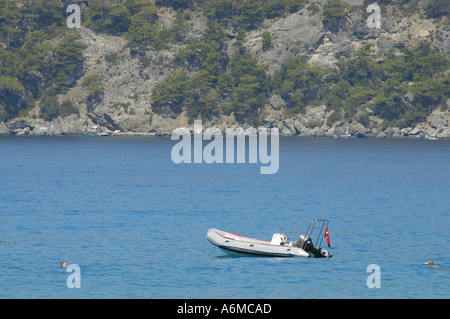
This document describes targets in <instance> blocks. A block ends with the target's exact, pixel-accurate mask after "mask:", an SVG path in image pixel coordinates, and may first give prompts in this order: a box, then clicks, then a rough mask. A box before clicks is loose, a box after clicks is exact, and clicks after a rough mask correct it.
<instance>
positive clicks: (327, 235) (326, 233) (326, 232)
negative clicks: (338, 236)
mask: <svg viewBox="0 0 450 319" xmlns="http://www.w3.org/2000/svg"><path fill="white" fill-rule="evenodd" d="M323 237H325V238H326V239H327V243H328V247H331V246H330V235H329V234H328V227H327V228H326V229H325V235H323Z"/></svg>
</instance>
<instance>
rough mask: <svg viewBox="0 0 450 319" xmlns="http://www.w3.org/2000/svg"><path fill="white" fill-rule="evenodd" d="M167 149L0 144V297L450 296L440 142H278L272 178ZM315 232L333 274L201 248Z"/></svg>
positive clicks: (88, 142) (444, 143)
mask: <svg viewBox="0 0 450 319" xmlns="http://www.w3.org/2000/svg"><path fill="white" fill-rule="evenodd" d="M174 144H175V143H174V142H172V141H170V139H169V138H143V137H103V138H89V137H35V138H34V137H1V138H0V230H1V237H0V297H1V298H286V299H289V298H448V297H449V296H450V288H449V287H450V254H449V252H448V248H449V235H448V229H449V226H450V141H448V140H440V141H423V140H384V139H383V140H373V139H353V140H352V139H350V140H336V139H300V138H280V151H279V153H280V164H279V171H278V173H276V174H273V175H261V174H260V173H259V170H260V166H261V165H260V164H181V165H177V164H174V163H173V162H172V161H171V158H170V152H171V148H172V146H173V145H174ZM314 218H327V219H329V220H330V224H329V233H330V239H331V249H330V250H331V251H332V252H333V254H334V256H333V258H331V259H312V258H288V259H283V258H265V257H262V258H261V257H234V258H231V257H228V256H227V255H226V254H225V253H223V252H222V251H221V250H220V249H218V248H215V247H214V246H212V245H211V244H210V243H209V242H208V241H207V240H206V232H207V230H208V229H209V228H213V227H214V228H218V229H222V230H225V231H230V232H234V233H238V234H241V235H245V236H249V237H254V238H260V239H266V240H270V238H271V237H272V234H273V233H274V232H276V231H279V230H281V231H283V232H284V233H286V235H287V236H288V237H290V239H291V240H294V239H296V237H297V236H298V235H299V234H300V233H304V232H305V231H306V228H307V227H308V224H309V221H310V220H311V219H314ZM429 259H432V260H434V262H435V263H436V264H438V265H440V266H441V268H440V269H434V268H430V267H427V266H424V262H426V261H427V260H429ZM61 261H66V262H67V263H68V264H77V265H79V267H80V271H81V273H80V282H81V288H72V289H70V288H68V287H67V284H66V280H67V278H68V276H69V275H70V273H68V272H66V271H65V269H63V268H61V267H60V263H61ZM371 264H376V265H378V266H379V267H380V284H381V286H380V288H372V289H370V288H368V286H367V278H368V276H369V275H371V273H370V272H367V267H368V266H369V265H371Z"/></svg>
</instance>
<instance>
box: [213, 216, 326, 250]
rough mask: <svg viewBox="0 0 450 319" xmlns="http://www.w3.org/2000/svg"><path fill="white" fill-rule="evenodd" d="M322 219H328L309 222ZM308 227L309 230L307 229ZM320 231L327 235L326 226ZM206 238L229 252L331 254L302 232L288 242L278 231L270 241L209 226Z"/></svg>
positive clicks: (314, 222)
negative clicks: (294, 239) (295, 239)
mask: <svg viewBox="0 0 450 319" xmlns="http://www.w3.org/2000/svg"><path fill="white" fill-rule="evenodd" d="M322 221H323V222H324V223H325V222H326V224H328V221H326V220H313V221H311V223H313V224H314V225H315V224H316V223H317V222H322ZM314 225H313V227H312V229H311V224H310V227H309V228H308V231H307V233H310V235H311V233H312V231H313V230H314V228H315V227H314ZM322 228H323V227H322ZM310 229H311V232H310V231H309V230H310ZM322 232H323V235H324V236H325V234H326V236H328V227H326V228H323V229H322V230H321V231H320V233H319V236H321V235H322ZM206 238H207V239H208V240H209V242H211V243H212V244H213V245H216V246H217V247H219V248H221V249H223V250H224V251H226V252H229V253H238V254H245V255H257V256H269V257H318V258H320V257H327V258H330V257H331V256H332V254H331V253H330V252H328V251H327V250H325V249H323V248H321V247H320V244H319V245H318V246H315V245H314V244H313V242H312V239H311V238H310V236H307V235H304V234H302V235H300V236H299V237H298V239H297V241H294V242H292V241H291V242H289V243H288V242H287V237H286V235H285V234H283V233H279V232H277V233H275V234H273V236H272V240H271V241H266V240H261V239H255V238H249V237H244V236H241V235H238V234H235V233H230V232H226V231H222V230H219V229H215V228H211V229H209V230H208V232H207V234H206ZM320 239H321V238H318V241H317V242H318V243H319V242H320V243H321V242H322V240H320ZM327 239H328V237H327Z"/></svg>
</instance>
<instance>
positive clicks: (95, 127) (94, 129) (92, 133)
mask: <svg viewBox="0 0 450 319" xmlns="http://www.w3.org/2000/svg"><path fill="white" fill-rule="evenodd" d="M87 135H88V136H109V133H107V132H98V125H93V126H92V127H91V130H90V131H89V132H88V133H87Z"/></svg>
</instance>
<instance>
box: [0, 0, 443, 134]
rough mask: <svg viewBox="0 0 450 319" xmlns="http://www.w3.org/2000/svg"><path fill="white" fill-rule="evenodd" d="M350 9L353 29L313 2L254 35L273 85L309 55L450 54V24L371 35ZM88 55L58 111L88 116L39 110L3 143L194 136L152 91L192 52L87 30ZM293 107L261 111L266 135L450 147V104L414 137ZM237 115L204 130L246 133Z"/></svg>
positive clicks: (195, 27)
mask: <svg viewBox="0 0 450 319" xmlns="http://www.w3.org/2000/svg"><path fill="white" fill-rule="evenodd" d="M345 2H346V3H348V5H349V6H350V8H351V10H348V14H347V16H346V21H345V25H344V26H343V27H342V28H340V29H339V30H330V29H329V28H327V27H326V25H324V22H323V12H322V10H323V5H324V3H326V1H311V2H308V5H306V6H303V7H302V8H301V9H300V10H299V11H297V12H294V13H289V14H285V15H283V16H282V17H277V18H275V19H266V20H264V21H263V22H262V23H261V25H260V26H259V27H258V28H256V29H254V30H251V31H247V32H246V33H245V40H246V41H245V46H246V48H247V49H248V50H249V52H251V54H252V55H253V56H254V57H256V58H257V59H258V61H259V62H260V63H262V64H266V65H268V69H267V73H268V74H271V75H273V74H274V73H275V72H276V71H277V70H278V69H279V68H280V66H281V64H282V63H283V62H284V61H286V59H288V58H290V57H294V56H298V55H303V56H304V57H305V58H306V60H307V63H308V64H310V65H314V66H320V67H326V68H333V67H336V66H337V64H338V63H339V62H340V61H342V60H348V59H352V58H353V57H355V53H356V52H357V50H358V49H359V48H362V47H364V46H365V45H366V44H371V45H372V48H373V49H374V50H375V51H376V54H378V55H379V56H380V57H381V58H382V57H383V56H386V55H387V54H388V52H392V50H396V49H398V48H403V47H413V46H415V45H416V44H418V43H420V42H423V41H426V42H429V43H431V44H432V45H433V46H434V47H435V48H437V49H438V50H439V51H440V52H442V53H445V54H449V53H450V38H449V33H450V32H449V31H450V29H449V28H448V23H447V21H448V20H447V18H446V17H444V18H443V19H439V20H437V19H428V18H426V17H424V15H423V14H421V12H413V13H408V14H404V13H401V12H400V11H399V10H398V7H396V6H389V5H387V6H382V9H383V11H382V12H381V28H373V29H371V28H369V27H368V26H367V17H368V15H369V13H367V12H366V8H367V5H366V4H365V2H364V1H357V0H355V1H345ZM157 14H158V16H159V19H160V21H161V22H162V23H163V24H165V25H166V26H168V27H170V25H171V24H172V23H173V22H174V20H175V16H176V13H175V11H174V10H173V9H170V8H164V7H162V8H159V9H158V13H157ZM186 14H188V15H189V18H188V19H187V21H188V23H187V24H186V30H185V31H186V32H185V34H186V38H187V39H198V38H200V37H201V36H202V34H203V31H204V30H205V28H206V21H207V19H206V18H205V16H204V15H203V14H202V12H201V10H189V9H188V10H186ZM77 32H78V33H79V35H80V36H81V41H82V42H83V43H84V44H85V45H86V47H85V49H84V58H85V59H84V73H83V76H82V77H81V78H80V79H79V80H78V81H77V83H76V84H75V85H74V86H73V87H72V88H71V89H70V90H69V91H68V92H67V93H64V94H61V95H59V96H58V99H59V101H63V100H69V101H70V102H72V104H73V105H74V106H75V107H76V108H77V109H78V111H79V112H78V113H79V114H73V115H70V116H64V117H62V116H60V117H58V118H56V119H53V120H51V121H45V120H43V119H40V118H39V103H37V104H36V107H35V108H34V109H31V110H29V112H28V113H27V114H22V116H20V117H17V118H14V119H11V120H9V121H7V122H6V123H0V134H17V135H27V134H30V135H38V134H40V133H41V132H42V127H47V128H50V127H53V129H54V132H55V133H56V134H57V135H60V134H66V135H85V134H86V133H87V132H88V131H89V130H91V129H92V127H93V126H97V127H99V128H100V130H101V131H103V132H109V133H111V134H119V135H120V134H128V135H167V134H170V133H171V132H172V130H174V129H175V128H178V127H184V126H189V125H190V121H189V117H188V116H187V114H186V112H185V111H183V112H181V114H178V115H176V116H173V114H168V113H164V112H154V111H153V109H152V90H153V88H154V86H155V84H156V83H158V82H159V81H161V80H162V79H164V78H166V77H167V76H169V75H170V74H172V73H173V72H174V71H175V70H176V69H177V68H178V66H177V65H176V63H174V60H175V56H176V53H177V52H178V51H179V49H180V48H181V47H182V46H183V45H180V44H170V45H168V46H167V47H166V48H164V49H160V50H155V49H148V50H147V51H146V52H145V55H142V54H137V53H136V52H135V51H134V50H133V49H132V48H131V47H130V46H129V41H128V40H127V39H126V38H125V37H124V36H121V37H118V36H111V35H106V34H103V33H96V32H93V31H91V30H90V29H88V28H87V27H85V26H82V27H81V28H79V29H77ZM226 32H227V34H228V35H229V37H228V38H229V40H228V42H229V43H228V44H229V45H228V50H229V51H230V55H231V51H232V50H233V45H232V44H233V43H234V42H235V41H236V39H235V36H236V32H235V30H233V29H232V28H229V29H226ZM266 32H269V33H270V34H271V37H272V44H271V46H270V47H269V48H266V49H263V48H262V38H263V35H264V33H266ZM92 75H97V76H99V78H100V80H101V84H102V86H103V88H104V90H103V94H102V96H101V97H99V98H96V99H90V98H89V92H88V91H87V90H86V88H85V87H83V80H84V79H86V78H87V77H89V76H92ZM285 104H286V101H284V100H283V98H281V97H280V96H279V95H276V94H272V95H271V96H270V97H269V98H268V103H266V104H265V105H261V108H260V110H259V114H258V121H259V123H258V124H259V125H263V126H267V127H278V128H279V129H280V133H281V134H282V135H299V136H305V137H306V136H335V135H340V134H344V133H348V134H352V135H355V136H359V137H423V136H425V135H435V136H436V137H439V138H450V111H449V110H450V100H447V101H446V102H445V103H444V105H443V106H441V107H439V108H436V109H435V110H434V111H433V112H432V113H431V115H429V117H428V118H427V119H426V121H424V122H423V123H419V124H416V125H414V127H406V128H405V127H403V128H399V127H389V126H388V127H387V126H386V125H383V119H381V118H380V117H377V116H375V115H374V114H373V111H372V110H370V109H367V110H365V112H366V113H367V114H369V117H368V120H369V122H367V121H366V123H361V122H359V121H358V120H357V119H358V116H352V117H351V118H345V117H344V118H342V119H339V120H336V121H331V122H330V121H328V119H329V117H330V115H331V114H332V110H329V108H327V106H326V105H308V106H306V108H305V110H304V111H303V112H301V113H298V114H291V113H289V112H287V111H286V107H285ZM242 124H243V123H238V122H237V121H236V120H235V119H234V117H233V116H232V115H225V114H222V115H219V116H215V117H213V118H210V119H208V120H206V119H205V120H204V127H208V126H215V127H218V128H221V129H222V128H225V127H229V126H238V125H242Z"/></svg>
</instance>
